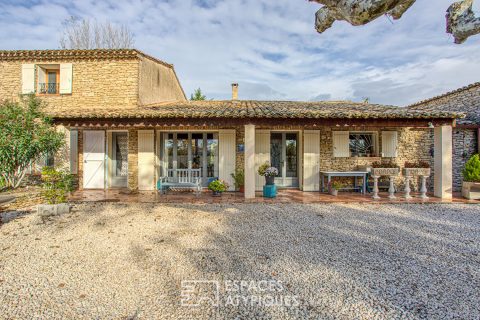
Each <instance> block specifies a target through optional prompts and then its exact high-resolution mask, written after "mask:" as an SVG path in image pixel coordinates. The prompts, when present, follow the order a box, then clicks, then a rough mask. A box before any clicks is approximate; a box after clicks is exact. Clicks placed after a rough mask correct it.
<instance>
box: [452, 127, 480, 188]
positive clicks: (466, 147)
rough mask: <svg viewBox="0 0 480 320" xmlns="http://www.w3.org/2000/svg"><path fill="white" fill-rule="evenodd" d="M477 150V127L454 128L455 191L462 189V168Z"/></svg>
mask: <svg viewBox="0 0 480 320" xmlns="http://www.w3.org/2000/svg"><path fill="white" fill-rule="evenodd" d="M477 151H478V138H477V130H476V129H456V128H454V129H453V191H457V192H459V191H461V190H462V182H463V177H462V170H463V168H464V167H465V163H466V162H467V161H468V159H469V158H470V157H471V156H472V155H474V154H475V153H477Z"/></svg>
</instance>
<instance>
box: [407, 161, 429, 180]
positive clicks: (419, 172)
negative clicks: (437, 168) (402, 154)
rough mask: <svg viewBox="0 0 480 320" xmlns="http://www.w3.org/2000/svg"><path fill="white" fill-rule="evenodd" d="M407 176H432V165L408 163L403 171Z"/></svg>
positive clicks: (425, 162)
mask: <svg viewBox="0 0 480 320" xmlns="http://www.w3.org/2000/svg"><path fill="white" fill-rule="evenodd" d="M403 174H404V175H405V176H409V177H410V176H424V177H429V176H430V163H428V162H427V161H417V162H410V161H406V162H405V165H404V169H403Z"/></svg>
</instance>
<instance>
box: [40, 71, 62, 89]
mask: <svg viewBox="0 0 480 320" xmlns="http://www.w3.org/2000/svg"><path fill="white" fill-rule="evenodd" d="M59 67H60V66H58V69H47V68H43V67H41V66H39V70H38V88H37V93H39V94H59V93H60V68H59ZM50 68H51V67H50Z"/></svg>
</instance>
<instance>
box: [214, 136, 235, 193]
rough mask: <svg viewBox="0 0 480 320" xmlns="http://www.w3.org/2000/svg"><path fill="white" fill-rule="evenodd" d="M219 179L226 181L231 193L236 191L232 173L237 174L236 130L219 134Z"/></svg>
mask: <svg viewBox="0 0 480 320" xmlns="http://www.w3.org/2000/svg"><path fill="white" fill-rule="evenodd" d="M218 157H219V159H218V178H219V179H220V180H225V181H226V182H227V183H228V185H229V186H230V188H229V190H230V191H235V186H234V184H233V178H232V176H231V174H232V173H234V172H235V159H236V150H235V130H220V131H219V133H218Z"/></svg>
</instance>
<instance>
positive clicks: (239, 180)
mask: <svg viewBox="0 0 480 320" xmlns="http://www.w3.org/2000/svg"><path fill="white" fill-rule="evenodd" d="M231 176H232V178H233V183H234V184H235V189H237V190H238V189H240V187H243V186H244V185H245V173H244V172H243V170H242V169H237V170H235V173H232V174H231Z"/></svg>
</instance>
